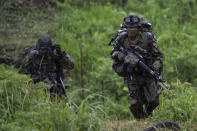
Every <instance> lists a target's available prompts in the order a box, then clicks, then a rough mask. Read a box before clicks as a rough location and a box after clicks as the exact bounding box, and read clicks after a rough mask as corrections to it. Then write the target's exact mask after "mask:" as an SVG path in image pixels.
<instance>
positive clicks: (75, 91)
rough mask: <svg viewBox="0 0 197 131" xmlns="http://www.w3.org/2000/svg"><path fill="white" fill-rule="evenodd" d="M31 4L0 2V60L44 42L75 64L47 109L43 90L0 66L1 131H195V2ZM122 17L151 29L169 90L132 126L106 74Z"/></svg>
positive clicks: (119, 87) (118, 84)
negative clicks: (174, 128)
mask: <svg viewBox="0 0 197 131" xmlns="http://www.w3.org/2000/svg"><path fill="white" fill-rule="evenodd" d="M34 1H36V0H32V1H31V2H25V0H16V1H15V2H12V1H11V0H8V1H6V0H2V1H0V21H1V23H0V47H1V49H0V57H12V58H14V59H22V56H21V54H22V53H23V50H24V48H25V47H26V46H29V45H33V44H35V43H36V40H37V38H38V37H39V36H41V35H50V36H51V38H52V40H53V42H54V43H59V44H60V45H61V47H62V50H65V51H66V52H67V53H68V54H70V56H71V57H72V58H73V59H74V61H75V69H74V70H72V71H71V72H70V78H68V79H67V80H65V82H66V83H68V85H69V86H70V88H69V89H68V90H67V95H68V98H67V99H62V100H60V101H59V100H54V101H51V100H50V96H49V92H48V90H49V88H50V87H49V85H46V84H44V83H38V84H36V85H35V84H33V82H32V80H31V79H30V78H29V77H28V76H26V75H22V74H19V73H18V70H17V69H15V68H14V66H8V65H4V64H0V130H2V131H21V130H24V131H30V130H31V131H37V130H39V131H40V130H41V131H48V130H50V131H54V130H58V131H108V130H109V131H128V130H134V131H135V130H136V131H139V130H143V129H144V128H146V127H149V126H152V125H153V124H155V123H157V122H162V121H172V122H175V123H177V124H179V125H180V126H181V128H182V130H183V131H194V130H197V115H196V114H197V61H196V58H197V51H196V50H197V35H196V34H197V13H196V12H197V1H196V0H169V1H164V0H99V1H96V0H86V1H82V0H64V2H61V0H59V1H58V0H47V1H44V0H37V1H39V2H40V3H39V4H38V3H35V2H34ZM62 1H63V0H62ZM128 14H137V15H139V16H140V17H144V18H146V19H147V20H148V21H149V22H150V23H151V24H152V25H153V30H154V32H155V34H156V37H157V42H158V45H159V47H160V49H161V51H162V52H163V54H164V56H165V61H164V70H163V74H162V75H163V77H164V78H165V79H166V80H167V84H169V85H170V86H171V90H164V92H163V93H162V95H161V96H160V105H159V106H158V107H157V108H156V110H155V111H154V112H153V116H151V117H149V118H147V119H145V120H139V121H138V120H136V119H134V117H133V116H132V114H131V113H130V111H129V108H128V89H127V87H126V85H124V81H123V79H122V78H121V77H119V76H118V75H117V74H116V73H115V72H114V71H113V70H112V67H111V66H112V60H111V56H110V51H111V48H112V47H110V46H108V42H109V41H110V40H111V38H112V36H113V34H114V32H115V31H116V30H118V29H119V28H120V24H121V23H122V22H123V18H124V17H125V16H127V15H128ZM80 47H82V48H80ZM12 48H14V49H13V50H12ZM80 51H81V52H82V54H83V55H82V57H81V55H80ZM81 61H82V63H81ZM81 67H82V68H81ZM81 72H82V73H81ZM82 87H83V88H82ZM83 89H84V90H83ZM82 90H83V91H82ZM82 92H84V94H82Z"/></svg>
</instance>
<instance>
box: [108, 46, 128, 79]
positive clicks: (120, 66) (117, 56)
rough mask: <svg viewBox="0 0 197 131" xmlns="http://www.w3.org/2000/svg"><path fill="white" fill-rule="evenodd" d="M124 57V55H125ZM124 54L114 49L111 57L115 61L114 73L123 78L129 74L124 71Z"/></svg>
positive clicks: (113, 65)
mask: <svg viewBox="0 0 197 131" xmlns="http://www.w3.org/2000/svg"><path fill="white" fill-rule="evenodd" d="M123 55H124V54H123ZM123 55H122V53H121V52H120V51H118V50H116V49H114V48H113V49H112V51H111V56H112V59H113V64H112V68H113V69H114V71H115V72H116V73H117V74H118V75H119V76H122V77H126V76H127V73H126V72H125V71H124V66H125V64H124V57H125V56H123Z"/></svg>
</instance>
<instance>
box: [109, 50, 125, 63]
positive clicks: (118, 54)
mask: <svg viewBox="0 0 197 131" xmlns="http://www.w3.org/2000/svg"><path fill="white" fill-rule="evenodd" d="M125 56H126V55H125V54H123V53H122V52H120V51H114V52H113V54H112V58H113V59H117V60H119V61H123V60H124V58H125Z"/></svg>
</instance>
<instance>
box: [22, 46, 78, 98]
mask: <svg viewBox="0 0 197 131" xmlns="http://www.w3.org/2000/svg"><path fill="white" fill-rule="evenodd" d="M55 46H57V47H58V48H59V49H57V48H55ZM55 46H52V47H50V48H49V50H50V51H48V52H47V51H46V52H47V53H46V52H45V53H43V51H41V50H39V49H38V48H36V47H34V46H32V47H29V48H26V53H25V54H26V58H25V59H24V61H23V63H24V64H23V66H22V67H21V69H20V73H25V74H29V75H30V77H31V78H32V79H33V81H34V83H36V82H40V81H43V82H45V83H49V84H50V85H51V89H50V91H51V92H53V93H56V94H59V95H60V94H61V93H60V92H63V94H64V95H65V92H64V91H59V92H58V90H57V89H58V88H59V87H60V86H61V82H60V79H59V78H60V77H61V78H62V80H63V79H64V74H63V70H66V71H68V70H71V69H73V68H74V61H73V60H72V59H71V57H70V56H69V55H68V54H67V53H66V52H62V51H61V50H60V46H59V45H55ZM46 49H47V48H46ZM59 89H61V88H59Z"/></svg>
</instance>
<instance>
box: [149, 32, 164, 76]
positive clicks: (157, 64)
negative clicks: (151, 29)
mask: <svg viewBox="0 0 197 131" xmlns="http://www.w3.org/2000/svg"><path fill="white" fill-rule="evenodd" d="M149 44H150V53H151V56H152V60H153V61H152V68H153V70H154V71H156V72H158V73H159V74H161V72H162V69H163V60H164V57H163V54H162V52H161V51H160V49H159V46H158V44H157V40H156V37H155V35H154V34H153V33H152V34H151V37H150V40H149Z"/></svg>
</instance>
